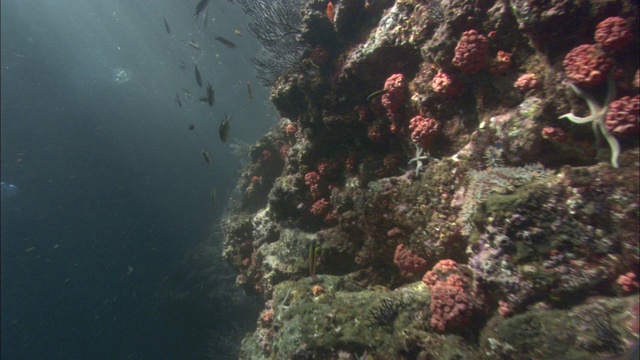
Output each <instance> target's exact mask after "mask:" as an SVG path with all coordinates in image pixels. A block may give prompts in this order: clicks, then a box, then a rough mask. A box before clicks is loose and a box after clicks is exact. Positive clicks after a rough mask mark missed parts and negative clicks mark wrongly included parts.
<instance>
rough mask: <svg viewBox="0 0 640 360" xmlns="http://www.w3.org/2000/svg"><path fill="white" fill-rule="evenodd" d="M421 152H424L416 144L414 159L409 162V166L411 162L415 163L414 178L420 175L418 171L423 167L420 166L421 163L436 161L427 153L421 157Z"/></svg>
mask: <svg viewBox="0 0 640 360" xmlns="http://www.w3.org/2000/svg"><path fill="white" fill-rule="evenodd" d="M423 151H424V149H423V148H421V147H420V146H418V145H417V144H416V157H414V158H413V159H411V160H409V164H411V163H412V162H415V163H416V177H418V175H420V169H422V166H423V165H422V161H424V160H435V161H438V159H436V158H434V157H432V156H430V155H429V154H428V153H427V155H422V152H423Z"/></svg>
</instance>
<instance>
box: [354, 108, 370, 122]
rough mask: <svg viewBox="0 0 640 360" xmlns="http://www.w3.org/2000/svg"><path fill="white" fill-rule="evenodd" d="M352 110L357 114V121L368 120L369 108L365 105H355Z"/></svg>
mask: <svg viewBox="0 0 640 360" xmlns="http://www.w3.org/2000/svg"><path fill="white" fill-rule="evenodd" d="M354 110H355V111H356V113H357V114H358V121H359V122H361V123H363V124H366V123H368V122H369V118H370V112H369V109H368V108H367V107H366V106H362V105H356V107H355V108H354Z"/></svg>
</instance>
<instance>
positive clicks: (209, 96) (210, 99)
mask: <svg viewBox="0 0 640 360" xmlns="http://www.w3.org/2000/svg"><path fill="white" fill-rule="evenodd" d="M213 95H214V94H213V86H211V83H210V82H208V81H207V102H208V103H209V106H213V103H214V102H215V101H216V99H215V98H214V96H213Z"/></svg>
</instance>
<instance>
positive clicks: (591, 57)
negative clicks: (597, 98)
mask: <svg viewBox="0 0 640 360" xmlns="http://www.w3.org/2000/svg"><path fill="white" fill-rule="evenodd" d="M563 64H564V72H565V73H566V74H567V77H568V78H569V79H570V80H571V81H572V82H573V83H574V84H576V85H580V86H584V87H592V86H594V85H597V84H599V83H601V82H602V81H603V80H604V79H606V78H607V75H608V74H609V71H611V67H612V66H613V63H612V61H611V59H610V58H609V57H607V56H606V55H605V54H604V53H603V52H602V51H600V49H598V47H597V46H596V45H589V44H583V45H580V46H577V47H575V48H574V49H573V50H571V51H569V53H567V55H566V56H565V58H564V63H563Z"/></svg>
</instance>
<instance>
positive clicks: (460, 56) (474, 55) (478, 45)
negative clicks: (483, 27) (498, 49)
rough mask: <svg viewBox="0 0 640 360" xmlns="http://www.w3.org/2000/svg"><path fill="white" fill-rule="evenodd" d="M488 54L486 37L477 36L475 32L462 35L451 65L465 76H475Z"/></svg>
mask: <svg viewBox="0 0 640 360" xmlns="http://www.w3.org/2000/svg"><path fill="white" fill-rule="evenodd" d="M488 53H489V41H488V40H487V38H486V36H484V35H482V34H478V32H477V31H476V30H469V31H465V32H463V33H462V37H461V38H460V41H458V45H456V50H455V56H454V57H453V61H452V63H453V65H455V66H457V67H458V68H460V70H462V71H463V72H465V73H467V74H475V73H477V72H478V71H480V70H482V68H483V67H484V65H485V63H486V61H487V55H488Z"/></svg>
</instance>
